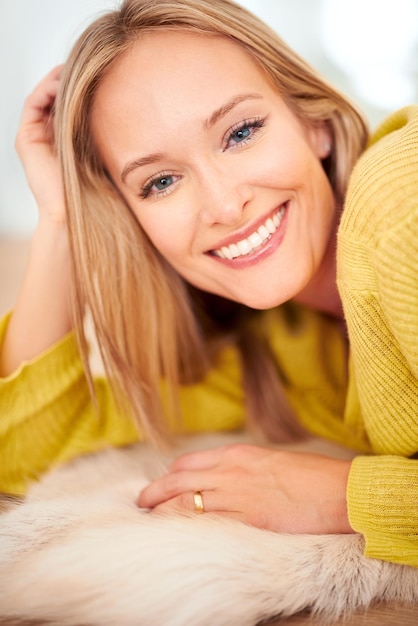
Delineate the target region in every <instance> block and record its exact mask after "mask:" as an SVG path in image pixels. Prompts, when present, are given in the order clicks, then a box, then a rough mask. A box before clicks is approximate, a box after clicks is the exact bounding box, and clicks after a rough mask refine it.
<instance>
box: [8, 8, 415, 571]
mask: <svg viewBox="0 0 418 626" xmlns="http://www.w3.org/2000/svg"><path fill="white" fill-rule="evenodd" d="M58 85H59V89H58ZM57 93H58V95H57ZM56 96H57V100H56V102H55V98H56ZM54 108H56V120H55V122H56V123H55V132H56V136H55V138H54V137H53V136H52V129H51V124H50V123H49V119H50V113H51V110H53V109H54ZM367 141H368V135H367V130H366V126H365V123H364V122H363V120H362V118H361V117H360V115H359V114H358V113H357V112H356V110H355V109H354V108H353V106H352V105H351V104H350V103H348V102H347V101H346V100H345V99H344V98H343V97H342V96H340V95H339V94H338V93H336V92H335V91H334V90H333V89H331V88H330V87H329V86H328V85H326V84H325V83H324V82H323V80H322V79H321V78H319V77H318V76H317V75H316V74H315V73H314V72H313V71H312V70H311V69H310V68H309V67H308V66H307V65H306V64H305V63H304V62H303V61H301V60H300V59H299V58H298V57H297V56H296V55H295V54H294V53H292V52H291V51H290V50H289V49H288V48H287V47H286V46H285V45H284V44H283V43H282V42H281V41H280V40H279V39H278V38H277V36H276V35H275V34H274V33H272V32H271V31H270V30H269V29H268V28H267V27H266V26H264V25H263V24H261V23H260V22H259V21H258V20H257V19H256V18H255V17H253V16H251V15H250V14H249V13H247V12H246V11H245V10H244V9H242V8H240V7H239V6H237V5H234V4H232V3H231V2H228V1H226V0H216V1H210V2H209V1H207V0H199V1H196V0H177V1H175V2H165V1H162V0H159V1H154V2H150V1H149V0H147V2H142V1H141V0H127V1H125V2H124V3H123V5H122V7H121V9H120V10H119V11H115V12H113V13H111V14H108V15H105V16H104V17H102V18H100V19H99V20H98V21H97V22H95V23H94V24H93V25H92V26H90V28H88V29H87V31H86V32H85V33H84V34H83V35H82V36H81V38H80V40H79V42H78V43H77V44H76V46H75V48H74V50H73V52H72V54H71V56H70V59H69V60H68V62H67V63H66V65H65V68H64V70H63V72H62V76H61V78H60V70H55V71H53V72H52V73H51V74H50V75H49V76H48V77H46V79H45V80H44V81H43V82H42V83H41V84H40V85H39V87H38V88H37V89H36V90H35V91H34V93H33V94H32V95H31V96H30V98H29V99H28V101H27V103H26V106H25V109H24V114H23V119H22V125H21V129H20V131H19V137H18V142H17V147H18V151H19V153H20V156H21V158H22V160H23V163H24V165H25V168H26V172H27V176H28V179H29V183H30V185H31V187H32V189H33V192H34V194H35V196H36V198H37V200H38V204H39V211H40V220H39V226H38V229H37V231H36V233H35V235H34V239H33V244H32V250H31V258H30V263H29V267H28V273H27V276H26V279H25V283H24V285H23V286H22V291H21V295H20V297H19V300H18V302H17V304H16V307H15V310H14V312H13V314H12V316H11V318H10V319H6V320H4V323H3V332H2V336H3V337H4V339H3V344H2V345H3V348H2V375H3V376H4V380H3V382H2V391H1V393H2V405H3V406H4V407H5V409H4V410H3V411H2V413H3V415H2V431H1V450H2V455H3V458H4V459H5V462H4V463H3V467H2V489H3V490H9V491H22V490H23V489H24V486H25V481H27V480H28V478H33V477H34V476H36V475H37V474H38V473H40V472H42V471H45V470H46V469H47V468H48V467H49V466H50V465H51V464H53V463H56V462H62V461H64V460H67V459H69V458H71V457H73V456H75V455H77V454H81V453H83V452H86V451H91V450H95V449H99V448H101V447H103V446H105V445H109V444H112V445H122V444H126V443H129V442H132V441H135V440H136V439H137V438H138V436H144V437H147V438H149V439H151V440H154V441H155V442H158V441H160V440H161V439H162V438H163V436H164V428H165V427H167V426H168V430H169V431H170V432H178V431H180V430H186V431H187V432H197V431H203V430H209V429H211V430H219V429H232V428H238V427H241V426H242V424H243V422H244V419H245V417H248V420H249V421H250V422H251V424H252V425H253V426H256V427H257V428H258V429H259V430H261V431H262V432H263V433H264V435H265V436H266V438H267V440H270V441H273V440H278V441H284V440H289V439H295V438H298V437H301V436H304V435H305V434H306V433H312V434H315V435H319V436H322V437H326V438H328V439H331V440H333V441H337V442H340V443H343V444H345V445H346V446H348V447H351V448H353V449H355V450H356V451H357V452H358V456H357V457H356V458H355V460H354V461H353V462H352V463H349V462H347V461H343V460H333V459H329V458H327V457H323V456H319V455H307V454H297V453H290V452H286V453H284V452H277V451H273V450H271V449H269V448H268V447H265V446H263V445H260V446H235V447H232V448H230V447H229V448H221V449H220V450H216V451H211V452H206V453H199V454H194V455H191V456H187V457H183V458H180V459H179V460H178V461H177V462H176V463H175V464H174V465H173V466H172V467H171V468H170V471H169V472H168V473H167V474H166V475H165V476H163V477H162V478H161V479H159V480H157V481H155V482H153V483H151V485H149V486H148V487H147V488H146V489H145V490H144V491H143V492H142V493H141V494H140V495H139V498H138V504H139V505H141V506H145V507H149V508H151V509H156V510H170V509H171V508H178V507H180V508H183V509H184V508H186V509H191V510H193V508H198V509H199V508H200V509H201V508H202V507H204V510H205V511H216V512H218V513H220V514H223V515H227V516H232V517H236V518H237V519H240V520H242V521H245V522H248V523H251V524H253V525H256V526H260V527H265V528H269V529H273V530H278V531H287V532H308V533H337V532H352V531H353V530H354V531H357V532H361V533H363V534H364V536H365V538H366V553H367V554H368V555H369V556H371V557H375V558H382V559H386V560H390V561H394V562H399V563H407V564H411V565H415V566H417V565H418V558H417V554H418V551H417V544H418V538H417V532H418V504H417V502H418V499H417V488H418V467H417V461H416V460H413V459H412V457H413V456H414V455H415V454H416V452H417V450H418V425H417V423H418V422H417V419H416V417H417V406H418V402H417V400H418V380H417V376H418V341H417V333H416V326H417V322H416V320H417V314H418V281H417V278H418V277H417V274H418V271H417V270H418V264H417V261H416V252H417V243H416V242H417V235H418V232H417V231H418V219H417V212H418V206H417V197H418V180H417V178H418V177H417V174H416V172H417V165H418V143H417V141H418V110H417V109H416V108H415V107H409V108H407V109H405V110H403V111H401V112H399V113H397V114H394V116H392V117H391V118H389V120H387V121H386V122H385V123H384V124H383V125H382V126H381V128H380V129H379V131H378V132H377V133H376V134H375V135H374V136H373V137H372V139H371V140H370V143H371V144H372V145H371V146H370V147H369V148H368V149H367V150H365V146H366V143H367ZM55 144H56V146H57V151H58V155H59V165H58V161H57V159H56V157H55V152H54V145H55ZM362 152H364V154H362ZM360 155H361V156H360ZM359 157H360V158H359ZM357 160H358V162H357V164H356V166H355V167H354V164H355V162H356V161H357ZM353 168H354V170H353ZM61 173H62V176H61ZM349 178H350V181H349ZM61 180H62V181H63V183H61ZM64 206H66V212H65V210H64ZM70 258H71V260H72V270H71V268H70V261H69V259H70ZM70 293H71V296H70V295H69V294H70ZM72 302H73V303H74V306H73V309H72V307H71V304H72ZM87 311H88V312H89V313H90V314H91V317H92V320H93V327H94V331H95V334H96V336H97V340H98V345H99V347H100V350H101V354H102V357H103V361H104V364H105V368H106V373H107V378H106V379H105V378H98V379H95V378H94V377H93V375H92V373H91V368H90V366H89V362H88V356H87V353H88V349H87V339H86V335H85V332H84V331H83V321H84V318H85V314H86V312H87ZM73 324H74V325H75V328H76V332H77V334H78V339H79V342H78V345H79V347H80V352H81V355H82V359H80V356H79V350H78V347H77V344H76V343H75V342H74V337H73V334H72V333H69V331H71V328H72V326H73ZM68 333H69V334H68ZM108 381H111V387H112V390H113V393H111V391H110V386H109V382H108ZM90 392H92V397H93V400H92V399H91V395H90ZM114 398H115V399H116V404H115V402H114ZM244 405H245V408H244ZM135 422H136V424H137V425H138V427H139V432H140V435H138V429H137V428H136V427H135V426H134V423H135Z"/></svg>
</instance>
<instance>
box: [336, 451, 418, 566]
mask: <svg viewBox="0 0 418 626" xmlns="http://www.w3.org/2000/svg"><path fill="white" fill-rule="evenodd" d="M347 500H348V514H349V519H350V522H351V525H352V526H353V528H354V530H356V531H357V532H359V533H362V534H363V535H364V537H365V539H366V549H365V553H366V555H367V556H370V557H373V558H375V559H383V560H387V561H392V562H394V563H401V564H404V565H413V566H415V567H418V461H416V460H412V459H405V458H402V457H399V456H373V457H357V458H356V459H355V460H354V461H353V463H352V467H351V471H350V476H349V481H348V489H347Z"/></svg>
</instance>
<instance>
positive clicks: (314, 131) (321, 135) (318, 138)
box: [308, 122, 332, 160]
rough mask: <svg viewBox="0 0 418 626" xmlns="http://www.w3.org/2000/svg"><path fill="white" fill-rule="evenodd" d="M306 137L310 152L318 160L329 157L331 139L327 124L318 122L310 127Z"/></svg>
mask: <svg viewBox="0 0 418 626" xmlns="http://www.w3.org/2000/svg"><path fill="white" fill-rule="evenodd" d="M308 136H309V141H310V144H311V147H312V150H313V151H314V153H315V154H316V156H317V157H318V159H320V160H322V159H326V158H327V157H328V156H329V155H330V153H331V148H332V137H331V131H330V128H329V126H328V124H326V122H320V123H319V124H315V125H314V126H311V127H310V128H309V131H308Z"/></svg>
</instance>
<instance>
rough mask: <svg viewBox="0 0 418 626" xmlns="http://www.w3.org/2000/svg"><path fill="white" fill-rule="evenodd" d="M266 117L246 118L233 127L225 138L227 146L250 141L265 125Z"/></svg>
mask: <svg viewBox="0 0 418 626" xmlns="http://www.w3.org/2000/svg"><path fill="white" fill-rule="evenodd" d="M265 121H266V119H265V118H263V119H260V118H254V119H251V120H244V121H243V122H240V123H239V124H237V125H236V126H234V127H232V128H231V129H230V130H229V131H228V133H227V135H226V139H225V143H226V148H230V147H232V148H233V147H234V146H238V145H240V144H246V143H247V141H250V140H251V139H252V138H253V137H254V136H255V135H256V134H257V132H258V131H259V130H260V129H261V128H262V127H263V126H264V124H265Z"/></svg>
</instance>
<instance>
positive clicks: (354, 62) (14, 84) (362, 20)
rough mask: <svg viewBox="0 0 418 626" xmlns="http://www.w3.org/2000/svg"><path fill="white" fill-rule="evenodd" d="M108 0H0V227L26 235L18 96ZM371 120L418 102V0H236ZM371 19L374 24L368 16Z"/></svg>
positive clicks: (29, 202) (28, 218)
mask: <svg viewBox="0 0 418 626" xmlns="http://www.w3.org/2000/svg"><path fill="white" fill-rule="evenodd" d="M117 4H118V1H117V0H0V77H1V79H0V80H1V83H0V85H1V97H0V235H1V234H6V233H16V234H24V235H26V234H28V233H30V232H31V231H32V230H33V228H34V226H35V224H36V215H37V213H36V207H35V206H34V202H33V199H32V197H31V194H30V192H29V190H28V188H27V186H26V182H25V178H24V173H23V169H22V167H21V165H20V163H19V160H18V158H17V156H16V155H15V152H14V138H15V134H16V131H17V128H18V124H19V117H20V112H21V108H22V105H23V101H24V98H25V96H26V95H27V94H28V93H29V92H30V91H31V90H32V88H33V87H34V86H35V85H36V83H37V82H38V81H39V80H40V79H41V78H42V76H43V75H44V74H46V73H47V72H48V71H49V69H51V68H52V67H53V66H55V65H57V64H58V63H61V62H63V61H64V60H65V57H66V54H67V53H68V50H69V48H70V45H71V44H72V42H73V41H74V40H75V38H76V36H77V35H78V34H79V33H80V31H81V30H82V29H83V28H84V27H85V26H86V25H87V24H88V23H89V22H90V21H91V20H92V19H93V18H94V17H96V16H97V15H98V14H99V13H100V12H102V11H104V10H107V9H109V8H113V7H114V6H116V5H117ZM241 4H243V5H244V6H246V7H247V8H249V9H250V10H252V11H253V12H254V13H256V14H258V15H259V16H260V17H262V18H263V19H264V20H265V21H266V22H267V23H268V24H270V26H272V27H273V28H275V29H276V30H277V32H279V34H280V35H281V36H282V37H283V38H284V39H285V40H286V41H287V42H288V43H289V44H290V45H292V46H293V47H294V48H295V49H296V50H297V51H298V52H299V53H300V54H302V55H303V56H305V57H306V58H307V59H308V60H309V61H310V62H311V63H312V64H313V65H315V66H316V67H317V68H318V69H320V70H321V71H322V72H323V73H324V74H325V75H326V76H327V77H328V78H329V79H330V80H331V81H332V82H334V84H336V85H337V86H339V87H340V88H341V89H342V90H343V91H345V92H346V93H348V94H350V95H351V96H352V98H353V99H354V100H355V101H356V102H357V103H358V104H360V106H362V107H363V109H364V110H365V111H366V112H367V113H368V115H369V117H370V119H371V121H372V124H375V123H377V122H378V121H380V119H381V118H383V116H384V115H385V114H386V113H387V112H388V111H390V110H392V109H394V108H397V107H399V106H402V105H403V104H407V103H409V102H412V101H418V78H417V77H418V0H241ZM377 23H379V28H377V26H376V24H377Z"/></svg>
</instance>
